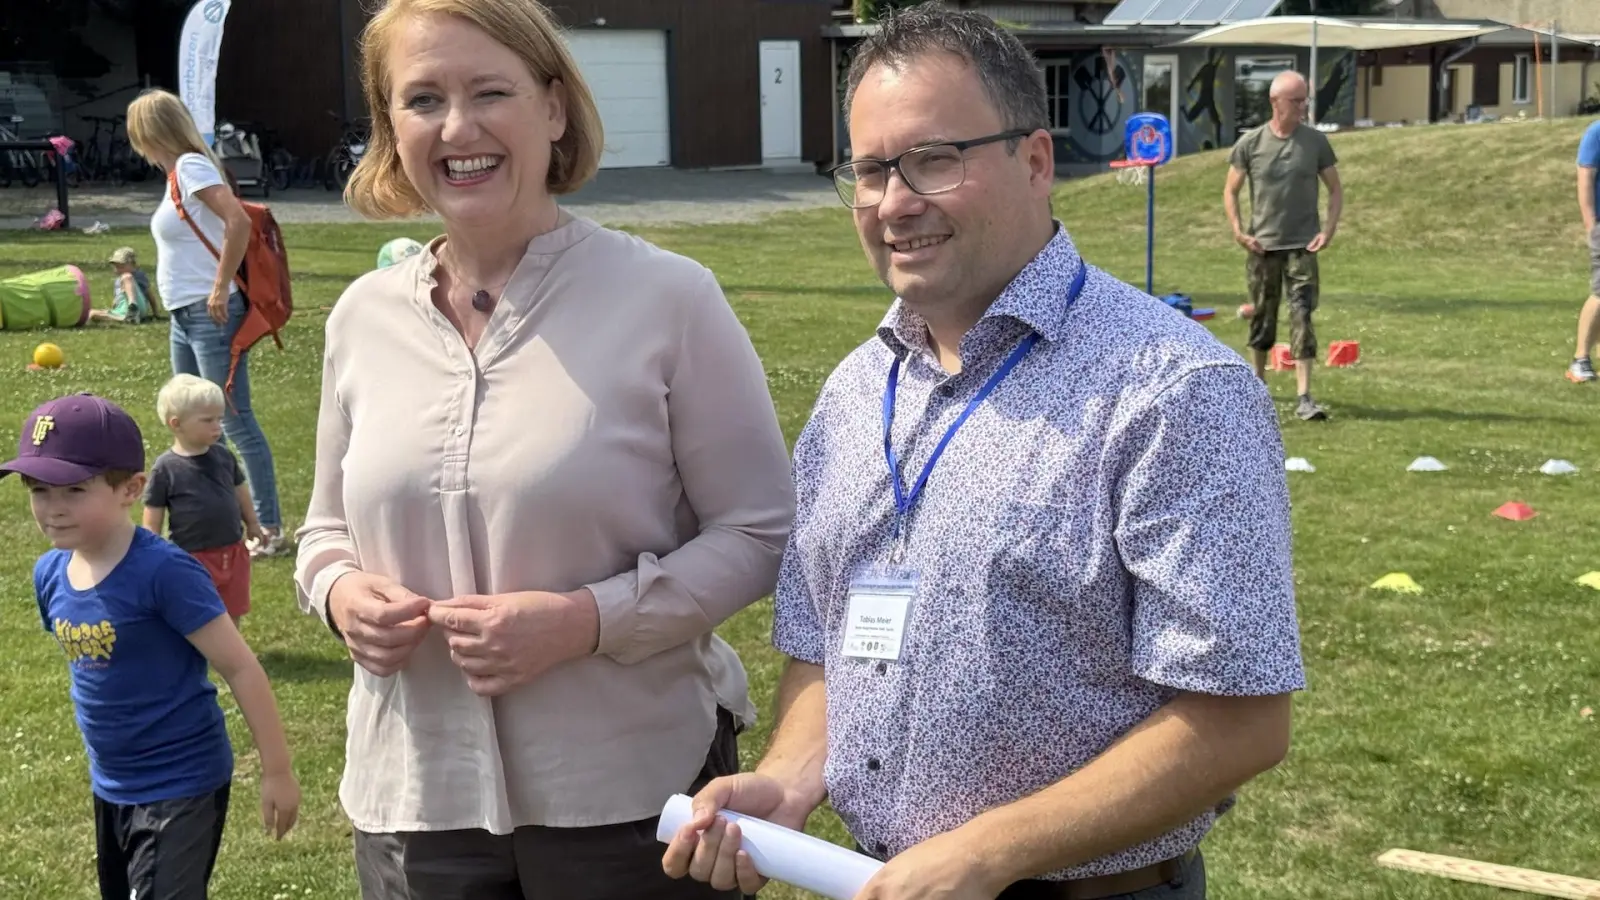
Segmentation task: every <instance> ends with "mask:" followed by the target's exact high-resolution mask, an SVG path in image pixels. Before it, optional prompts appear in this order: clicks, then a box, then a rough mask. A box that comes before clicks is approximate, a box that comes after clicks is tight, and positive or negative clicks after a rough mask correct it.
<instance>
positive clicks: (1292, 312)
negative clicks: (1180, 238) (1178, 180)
mask: <svg viewBox="0 0 1600 900" xmlns="http://www.w3.org/2000/svg"><path fill="white" fill-rule="evenodd" d="M1306 95H1307V89H1306V80H1305V78H1304V77H1302V76H1301V75H1300V73H1298V72H1281V73H1279V74H1278V77H1276V78H1274V79H1272V89H1271V93H1270V94H1269V96H1270V98H1271V101H1272V119H1271V121H1269V122H1267V123H1266V124H1265V125H1262V126H1260V127H1258V128H1254V129H1251V130H1250V131H1247V132H1245V133H1244V134H1243V135H1241V136H1240V137H1239V140H1238V142H1236V143H1235V144H1234V145H1233V155H1232V157H1231V158H1230V159H1229V163H1230V165H1229V167H1228V183H1227V187H1226V188H1225V189H1224V190H1223V192H1222V205H1223V208H1224V209H1226V210H1227V212H1228V224H1230V225H1232V226H1233V239H1234V240H1236V241H1238V242H1239V245H1240V246H1241V247H1244V249H1245V250H1246V251H1247V255H1246V257H1245V259H1246V264H1245V276H1246V280H1247V282H1248V284H1249V286H1250V302H1251V304H1253V305H1254V306H1255V312H1254V313H1253V314H1252V316H1251V319H1250V349H1251V350H1253V351H1255V354H1254V355H1255V367H1256V375H1257V376H1258V377H1261V378H1265V377H1266V369H1267V357H1268V356H1269V355H1270V353H1271V352H1272V345H1273V344H1274V343H1275V342H1276V341H1277V339H1278V308H1279V306H1280V305H1281V304H1282V301H1283V298H1284V295H1285V294H1287V295H1288V298H1289V348H1290V350H1291V352H1292V355H1293V356H1294V372H1295V380H1296V382H1297V383H1298V384H1297V386H1298V387H1299V394H1300V396H1299V402H1298V403H1297V405H1296V406H1295V415H1297V416H1299V417H1300V418H1301V419H1304V420H1306V421H1312V420H1321V419H1326V418H1327V417H1328V413H1327V410H1324V409H1323V408H1322V407H1321V406H1319V405H1317V402H1316V401H1315V400H1312V399H1311V367H1312V365H1313V364H1314V363H1315V362H1316V358H1317V333H1316V331H1315V329H1313V328H1312V326H1311V314H1312V312H1314V311H1315V310H1316V308H1317V291H1318V287H1319V280H1318V276H1317V254H1318V253H1319V252H1321V251H1322V249H1323V248H1324V247H1327V246H1328V243H1329V242H1330V241H1332V240H1333V233H1334V231H1336V230H1337V229H1338V227H1339V211H1340V209H1341V208H1342V207H1343V206H1344V191H1343V189H1342V188H1341V187H1340V186H1339V170H1338V168H1337V166H1336V163H1337V160H1336V159H1335V158H1334V155H1333V145H1331V144H1329V143H1328V138H1327V136H1326V135H1324V134H1323V133H1322V132H1320V131H1318V130H1317V129H1315V128H1312V127H1311V126H1310V125H1307V124H1305V117H1306ZM1246 179H1249V181H1250V227H1249V228H1248V229H1246V228H1245V227H1244V226H1243V224H1241V223H1240V221H1239V188H1240V187H1241V186H1242V185H1243V184H1244V182H1245V180H1246ZM1319 180H1320V181H1321V183H1323V184H1326V185H1327V186H1328V221H1327V224H1325V225H1324V224H1322V222H1321V219H1320V217H1319V216H1318V214H1317V201H1318V194H1319V188H1318V181H1319Z"/></svg>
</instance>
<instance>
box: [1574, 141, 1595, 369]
mask: <svg viewBox="0 0 1600 900" xmlns="http://www.w3.org/2000/svg"><path fill="white" fill-rule="evenodd" d="M1597 170H1600V121H1597V122H1595V123H1594V124H1592V125H1590V126H1589V128H1588V130H1587V131H1585V132H1584V133H1583V139H1582V140H1580V141H1579V142H1578V210H1579V211H1580V212H1582V213H1583V233H1584V234H1586V235H1588V236H1589V299H1588V300H1587V301H1585V302H1584V304H1583V311H1582V312H1580V313H1578V346H1577V350H1576V352H1575V353H1574V354H1573V360H1572V365H1570V366H1568V367H1567V380H1568V381H1571V382H1574V383H1577V384H1584V383H1586V382H1590V381H1593V380H1594V363H1593V362H1591V361H1590V359H1589V354H1590V353H1591V352H1593V350H1594V345H1595V341H1596V340H1597V339H1600V230H1597V226H1596V224H1595V207H1596V206H1597V205H1600V204H1597V202H1596V198H1597V197H1600V186H1597V185H1596V182H1595V172H1596V171H1597Z"/></svg>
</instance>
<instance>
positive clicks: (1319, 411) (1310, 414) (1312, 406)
mask: <svg viewBox="0 0 1600 900" xmlns="http://www.w3.org/2000/svg"><path fill="white" fill-rule="evenodd" d="M1294 414H1295V415H1297V416H1299V417H1300V418H1301V420H1302V421H1306V422H1310V421H1313V420H1319V421H1320V420H1322V419H1326V418H1328V411H1327V410H1325V409H1323V408H1322V407H1320V406H1318V405H1317V402H1316V401H1315V400H1312V399H1311V398H1310V397H1301V398H1300V405H1299V406H1296V407H1295V408H1294Z"/></svg>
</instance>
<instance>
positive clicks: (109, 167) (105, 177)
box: [78, 116, 150, 187]
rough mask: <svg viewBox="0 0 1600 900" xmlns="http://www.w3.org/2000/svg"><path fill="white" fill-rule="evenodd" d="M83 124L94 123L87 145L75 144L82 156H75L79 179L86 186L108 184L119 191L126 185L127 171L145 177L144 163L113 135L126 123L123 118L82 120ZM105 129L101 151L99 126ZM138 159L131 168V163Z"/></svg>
mask: <svg viewBox="0 0 1600 900" xmlns="http://www.w3.org/2000/svg"><path fill="white" fill-rule="evenodd" d="M83 120H84V121H85V122H93V123H94V132H93V133H92V134H90V136H89V139H88V140H87V141H81V142H79V146H80V147H81V148H82V152H80V153H79V154H78V166H79V167H80V168H81V169H82V170H83V178H84V180H85V181H90V182H104V181H110V182H111V184H112V186H113V187H121V186H122V185H124V184H126V183H127V181H128V175H129V174H130V171H132V170H135V169H137V170H138V174H139V175H140V176H141V178H140V180H143V177H145V176H147V175H148V170H149V168H150V166H149V164H148V163H145V162H144V160H143V159H139V158H138V157H137V155H136V154H135V153H134V152H133V146H132V145H131V144H129V143H128V139H127V137H126V136H124V135H120V134H118V133H117V129H118V127H119V126H121V125H122V123H123V122H125V121H127V119H126V117H124V116H83ZM102 124H105V125H109V126H110V127H109V129H108V131H107V134H106V139H105V146H104V148H102V146H101V141H100V126H101V125H102ZM135 159H138V161H139V164H140V165H138V166H135V165H134V164H133V161H134V160H135Z"/></svg>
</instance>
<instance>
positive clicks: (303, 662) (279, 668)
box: [256, 650, 354, 683]
mask: <svg viewBox="0 0 1600 900" xmlns="http://www.w3.org/2000/svg"><path fill="white" fill-rule="evenodd" d="M256 658H257V659H259V660H261V668H263V669H265V670H266V672H267V678H268V679H270V680H272V681H284V682H296V683H304V682H311V681H349V680H350V678H351V671H352V670H351V666H352V665H354V664H353V663H352V662H351V661H350V660H349V659H348V658H340V657H331V656H314V655H312V654H309V653H297V652H293V651H289V652H285V651H283V650H268V651H266V652H264V653H260V654H257V657H256Z"/></svg>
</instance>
